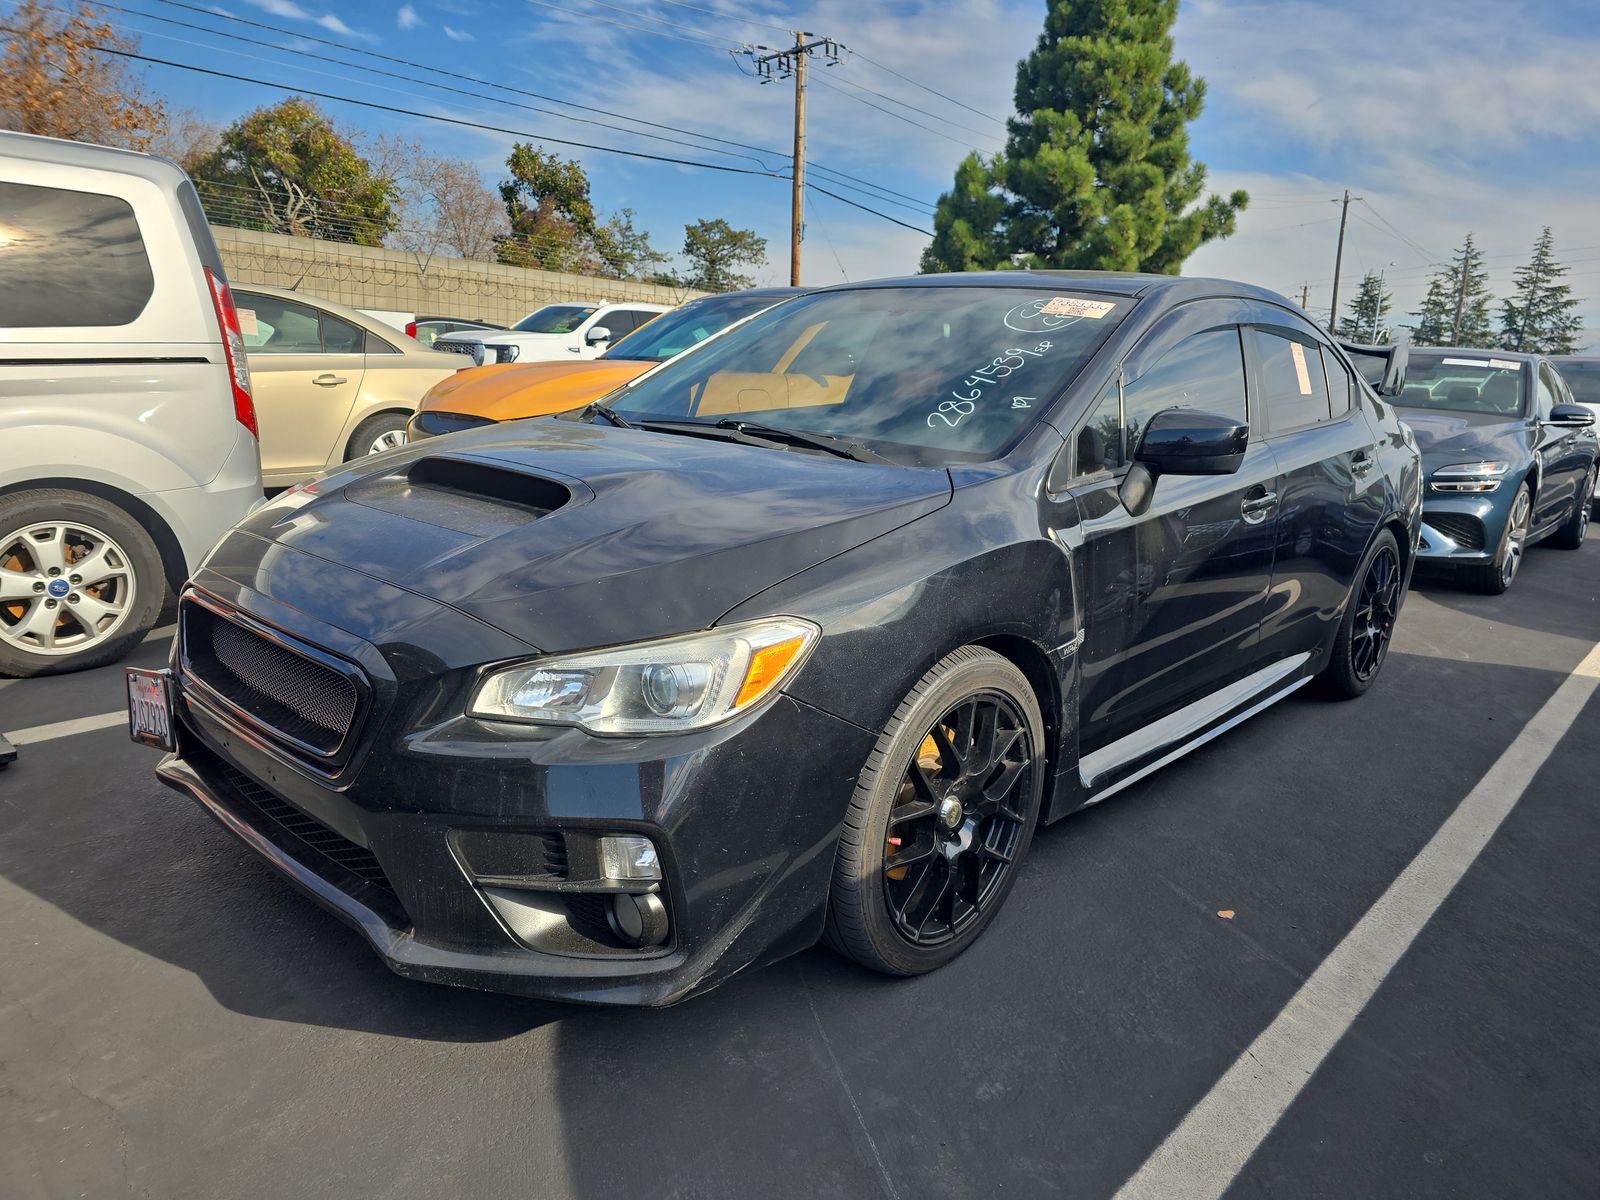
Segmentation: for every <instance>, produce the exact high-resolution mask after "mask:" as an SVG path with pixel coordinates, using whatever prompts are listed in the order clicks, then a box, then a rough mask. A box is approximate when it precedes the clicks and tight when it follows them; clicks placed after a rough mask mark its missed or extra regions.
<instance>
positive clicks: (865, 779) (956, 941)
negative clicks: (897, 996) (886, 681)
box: [825, 646, 1048, 975]
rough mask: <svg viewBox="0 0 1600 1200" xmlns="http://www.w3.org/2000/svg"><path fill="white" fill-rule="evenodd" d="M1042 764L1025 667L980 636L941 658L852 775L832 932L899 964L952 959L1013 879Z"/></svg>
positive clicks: (1027, 837)
mask: <svg viewBox="0 0 1600 1200" xmlns="http://www.w3.org/2000/svg"><path fill="white" fill-rule="evenodd" d="M1047 774H1048V772H1047V768H1046V760H1045V742H1044V721H1043V718H1042V715H1041V713H1040V709H1039V703H1038V700H1037V699H1036V698H1035V696H1034V693H1033V690H1032V688H1031V687H1030V686H1029V684H1028V680H1027V677H1026V676H1025V675H1023V673H1022V672H1021V671H1020V670H1019V669H1018V668H1017V666H1016V665H1015V664H1014V663H1012V662H1011V661H1009V660H1008V659H1006V658H1004V657H1002V656H1001V655H999V654H996V653H995V652H994V651H992V650H988V649H984V648H982V647H978V646H963V647H962V648H961V649H959V650H956V651H954V652H953V653H951V654H950V655H948V656H946V657H945V658H944V659H943V660H941V661H940V662H939V663H938V664H937V665H936V666H934V667H933V669H932V670H930V671H929V672H928V673H927V674H926V675H924V676H923V677H922V679H921V680H920V681H918V683H917V685H916V686H915V687H914V688H912V690H911V692H910V694H909V695H907V696H906V698H905V699H904V700H903V701H901V703H900V706H899V707H898V708H897V709H896V710H895V713H894V715H893V716H892V717H891V718H890V720H889V722H888V723H887V725H886V726H885V727H884V731H883V733H882V734H881V735H880V736H879V738H878V743H877V745H876V746H875V747H874V748H873V751H872V753H871V754H870V755H869V756H868V759H867V763H866V766H865V768H864V769H863V770H862V772H861V776H860V778H859V780H858V781H857V784H856V790H855V795H854V796H853V797H852V799H851V803H850V810H849V812H848V813H847V814H846V817H845V823H844V827H843V830H842V832H841V834H840V839H839V848H838V851H837V854H836V855H835V860H834V872H833V886H832V890H831V894H830V897H829V902H828V921H827V929H826V932H825V938H826V940H827V941H828V943H829V944H830V945H831V946H833V947H834V949H836V950H838V951H839V952H840V953H842V954H844V955H846V956H847V957H849V958H853V959H855V960H856V961H857V962H859V963H862V964H864V965H866V966H869V967H872V968H874V969H876V970H879V971H884V972H887V973H889V974H894V975H916V974H921V973H922V972H924V971H931V970H933V969H934V968H936V967H939V966H942V965H944V964H945V963H947V962H949V961H950V960H951V959H953V958H955V957H956V956H957V955H958V954H960V953H961V952H962V951H963V950H965V949H966V948H967V947H968V946H969V945H971V944H972V942H973V941H974V940H975V939H976V938H977V937H978V935H979V934H980V933H981V932H982V931H983V929H984V928H986V927H987V925H988V923H989V922H990V921H991V920H992V919H993V918H994V915H995V913H996V912H997V911H998V910H999V908H1000V906H1001V904H1002V903H1003V902H1004V901H1005V898H1006V896H1007V895H1008V894H1009V893H1010V890H1011V888H1012V886H1013V885H1014V883H1015V882H1016V877H1017V871H1018V869H1019V864H1020V863H1021V861H1022V858H1023V855H1024V854H1025V853H1026V852H1027V848H1028V845H1029V842H1030V841H1031V839H1032V836H1033V827H1034V824H1035V822H1036V820H1037V818H1038V814H1039V806H1040V803H1041V801H1042V799H1043V796H1044V782H1045V779H1046V777H1047Z"/></svg>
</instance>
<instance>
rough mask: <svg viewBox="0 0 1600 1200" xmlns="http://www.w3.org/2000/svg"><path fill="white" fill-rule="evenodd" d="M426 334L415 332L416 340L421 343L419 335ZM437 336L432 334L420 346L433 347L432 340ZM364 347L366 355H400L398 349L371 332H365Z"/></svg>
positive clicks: (421, 331) (419, 331)
mask: <svg viewBox="0 0 1600 1200" xmlns="http://www.w3.org/2000/svg"><path fill="white" fill-rule="evenodd" d="M427 332H429V331H428V330H424V329H419V330H417V334H418V339H417V340H418V341H421V335H422V334H424V333H427ZM437 336H438V334H437V333H433V334H432V335H431V336H430V337H429V338H428V340H427V341H425V342H423V343H422V344H423V345H424V346H431V345H433V339H434V338H435V337H437ZM365 345H366V351H367V353H368V354H399V353H400V347H398V346H391V345H390V344H389V343H388V342H386V341H384V340H383V339H382V338H381V337H379V336H378V335H377V334H375V333H373V332H372V331H371V330H367V331H366V342H365Z"/></svg>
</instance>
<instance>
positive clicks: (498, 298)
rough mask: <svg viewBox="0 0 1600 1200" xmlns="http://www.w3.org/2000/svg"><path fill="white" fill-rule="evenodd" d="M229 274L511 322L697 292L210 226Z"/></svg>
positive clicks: (675, 299) (353, 301)
mask: <svg viewBox="0 0 1600 1200" xmlns="http://www.w3.org/2000/svg"><path fill="white" fill-rule="evenodd" d="M211 232H212V234H213V235H214V236H215V237H216V239H217V248H218V249H219V250H221V252H222V261H223V263H224V265H225V266H226V267H227V271H228V279H229V280H230V281H231V282H233V283H264V284H269V285H272V286H275V287H292V288H297V289H298V290H299V291H302V292H305V293H307V294H309V295H313V296H322V297H325V298H326V299H329V300H337V301H338V302H339V303H341V304H348V305H349V306H350V307H351V308H381V309H391V310H398V311H401V312H413V313H418V314H420V315H423V316H442V317H468V318H474V319H478V320H484V321H493V322H495V323H496V324H498V325H510V324H512V323H513V322H515V321H518V320H520V319H521V318H523V317H524V316H526V315H527V314H528V313H529V312H531V311H532V310H534V309H536V308H538V307H539V306H540V305H542V304H549V303H550V302H551V301H554V300H647V301H655V302H656V303H660V304H681V303H682V302H683V301H685V300H688V299H692V298H693V297H695V296H698V295H702V294H703V293H700V292H695V291H688V290H686V289H682V288H667V287H657V286H656V285H655V284H650V283H634V282H630V281H626V280H618V279H597V278H595V277H593V276H589V275H564V274H561V273H560V272H557V271H530V270H526V269H524V268H522V267H505V266H501V265H500V264H499V263H485V262H472V261H469V260H467V259H462V258H445V257H443V256H441V255H434V256H433V258H431V259H429V258H426V257H424V256H422V255H413V254H410V253H408V252H406V251H404V250H380V249H374V248H373V247H370V246H351V245H346V244H345V243H343V242H324V241H319V240H317V239H315V238H301V237H288V236H286V235H284V234H280V233H257V232H255V231H254V230H249V229H231V228H228V227H226V226H221V225H214V226H212V228H211Z"/></svg>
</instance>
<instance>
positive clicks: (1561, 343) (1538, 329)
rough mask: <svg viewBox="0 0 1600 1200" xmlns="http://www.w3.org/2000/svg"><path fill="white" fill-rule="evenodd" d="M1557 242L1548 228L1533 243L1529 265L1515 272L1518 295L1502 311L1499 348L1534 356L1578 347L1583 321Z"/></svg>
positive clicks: (1572, 349) (1515, 294)
mask: <svg viewBox="0 0 1600 1200" xmlns="http://www.w3.org/2000/svg"><path fill="white" fill-rule="evenodd" d="M1553 246H1554V239H1553V238H1552V237H1551V236H1550V226H1548V225H1546V226H1545V227H1544V231H1543V232H1542V233H1540V234H1539V240H1538V241H1536V242H1535V243H1534V244H1533V257H1532V258H1531V259H1529V260H1528V265H1527V266H1525V267H1518V268H1517V270H1516V271H1514V272H1513V273H1512V279H1513V280H1514V281H1515V283H1516V292H1515V293H1514V294H1513V295H1512V296H1511V297H1510V298H1509V299H1507V300H1506V301H1505V303H1504V304H1503V305H1502V306H1501V310H1500V345H1501V346H1502V347H1503V348H1505V349H1507V350H1524V351H1527V352H1529V353H1535V354H1571V353H1573V352H1574V351H1575V350H1577V348H1578V334H1579V332H1580V331H1581V330H1582V329H1583V321H1582V319H1580V318H1579V316H1578V315H1577V313H1576V312H1575V311H1574V310H1575V309H1576V308H1577V307H1578V300H1577V299H1576V297H1574V296H1573V294H1572V286H1571V285H1570V284H1566V283H1563V282H1561V277H1562V276H1563V275H1565V274H1566V273H1567V269H1566V268H1565V267H1563V266H1560V265H1559V264H1557V262H1556V260H1555V254H1554V252H1553Z"/></svg>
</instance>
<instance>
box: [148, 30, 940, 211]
mask: <svg viewBox="0 0 1600 1200" xmlns="http://www.w3.org/2000/svg"><path fill="white" fill-rule="evenodd" d="M157 2H158V3H161V4H165V5H168V6H170V7H173V8H179V9H186V10H188V11H189V12H194V13H199V14H201V15H202V16H208V17H220V18H222V19H223V20H226V21H232V22H234V23H236V24H239V25H247V26H249V27H251V28H253V29H262V30H266V31H267V32H269V33H277V34H281V35H283V36H284V37H291V38H295V39H296V40H297V41H308V42H312V43H315V44H317V45H321V46H330V47H332V48H333V49H336V50H343V51H345V52H346V53H348V54H357V55H361V56H363V57H366V58H373V59H378V60H380V61H382V62H389V63H394V64H396V65H398V66H404V67H410V68H412V69H414V70H418V71H427V72H429V73H430V74H434V75H442V76H445V77H446V78H450V79H459V80H463V81H465V82H467V83H476V84H479V85H480V86H483V87H488V88H493V89H495V90H496V91H502V92H510V93H513V94H515V95H519V96H527V97H529V98H530V99H534V100H545V101H548V102H549V103H551V104H561V105H565V106H566V107H568V108H575V109H579V110H581V111H583V112H592V113H598V114H600V115H601V116H605V117H614V118H615V119H617V120H619V121H627V122H630V123H632V124H635V125H644V126H648V127H649V128H651V129H665V130H667V131H668V132H670V133H679V134H683V135H684V136H685V137H692V138H699V139H700V140H702V141H706V142H717V143H720V144H721V145H724V146H734V147H736V148H738V149H740V150H750V151H753V152H755V153H757V154H765V155H768V156H770V157H772V158H775V159H779V160H782V159H786V158H787V157H788V155H787V154H785V153H784V152H782V151H781V150H774V149H772V148H770V147H767V146H753V145H751V144H750V143H748V142H740V141H735V140H733V139H731V138H724V137H718V136H717V135H715V134H711V133H705V132H702V131H699V130H693V129H683V128H680V127H679V126H676V125H668V124H665V123H663V122H660V121H650V120H646V119H645V118H643V117H635V116H631V115H629V114H627V113H619V112H613V111H611V110H610V109H606V108H597V107H595V106H594V105H589V104H581V103H579V102H578V101H576V100H570V99H568V98H566V97H564V96H552V95H549V94H547V93H544V92H535V91H530V90H528V89H527V88H520V87H514V86H512V85H511V84H505V83H499V82H496V81H494V80H489V79H484V78H483V77H481V76H478V75H468V74H464V73H462V72H460V71H452V70H448V69H446V68H444V67H435V66H430V65H428V64H427V63H419V62H415V61H413V60H411V59H406V58H397V57H396V56H394V55H392V54H383V53H380V52H379V51H376V50H368V49H365V48H364V47H360V46H351V45H348V44H347V43H344V42H336V41H333V40H332V39H330V38H324V37H319V36H317V35H315V34H308V33H301V32H299V31H298V30H294V29H285V28H284V27H283V26H281V25H272V24H269V23H268V22H265V21H256V20H252V19H250V18H248V17H238V16H234V15H232V14H231V13H224V12H214V11H212V10H211V9H208V8H202V7H200V6H198V5H194V4H189V3H186V2H185V0H157ZM141 15H147V14H141ZM205 32H210V33H214V34H216V35H217V36H220V37H228V36H236V35H229V34H226V33H224V32H223V31H222V30H205ZM274 48H275V49H282V50H285V51H289V52H299V51H291V50H290V48H289V47H274ZM306 53H309V52H306ZM338 65H341V66H350V67H351V68H352V69H355V70H367V71H374V72H376V71H377V70H378V69H377V68H374V67H361V66H359V65H357V64H354V63H340V64H338ZM430 86H438V85H430ZM493 102H494V103H506V104H510V103H512V102H511V101H498V100H496V101H493ZM518 107H524V106H520V105H519V106H518ZM533 111H543V110H533ZM559 115H560V116H561V119H563V120H569V121H578V122H582V121H583V120H584V119H583V118H580V117H574V116H570V115H567V114H559ZM585 123H587V122H585ZM638 136H640V137H650V136H653V135H650V134H645V133H639V134H638ZM660 140H662V141H671V139H669V138H663V139H660ZM701 148H702V149H709V147H701ZM714 153H721V151H714ZM758 161H759V160H758ZM761 165H762V166H763V167H764V166H766V164H765V163H762V164H761ZM810 165H811V168H812V170H814V171H821V172H822V173H824V174H826V175H831V176H834V177H835V178H836V179H839V180H841V181H848V183H843V182H841V184H840V186H842V187H845V189H846V190H847V191H855V190H858V189H857V188H853V187H850V186H849V184H857V185H860V187H861V188H865V189H868V190H870V191H873V192H878V193H881V194H882V197H889V196H894V197H897V198H898V199H901V200H908V201H910V202H911V203H912V204H915V205H918V206H920V207H922V208H926V209H929V210H930V211H931V210H932V209H933V207H934V206H933V205H932V204H930V203H928V202H927V201H926V200H922V199H919V198H918V197H916V196H911V195H908V194H906V193H905V192H899V191H896V190H895V189H893V188H888V187H884V186H883V185H882V184H878V183H874V182H872V181H871V180H869V179H863V178H861V177H860V176H857V175H852V174H850V173H849V172H846V171H839V170H835V169H834V168H832V167H828V166H824V165H823V164H821V163H812V164H810ZM890 203H894V202H893V201H890Z"/></svg>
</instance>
